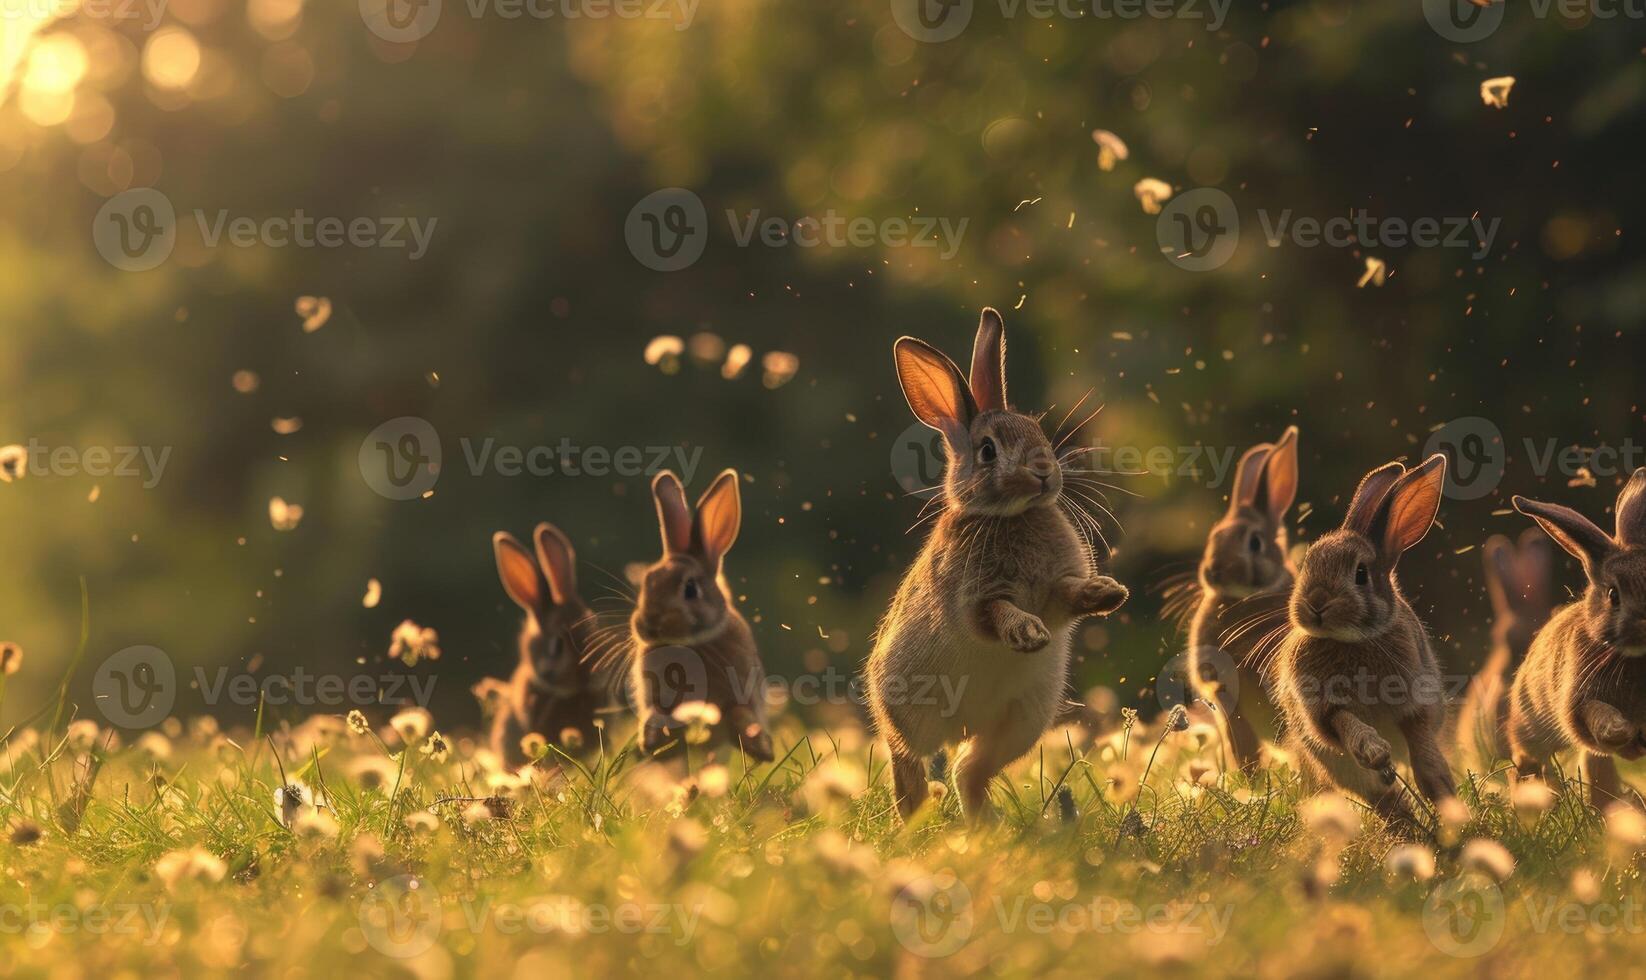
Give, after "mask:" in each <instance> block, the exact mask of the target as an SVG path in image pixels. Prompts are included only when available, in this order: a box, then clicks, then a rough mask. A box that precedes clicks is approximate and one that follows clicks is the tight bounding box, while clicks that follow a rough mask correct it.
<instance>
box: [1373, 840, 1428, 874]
mask: <svg viewBox="0 0 1646 980" xmlns="http://www.w3.org/2000/svg"><path fill="white" fill-rule="evenodd" d="M1383 866H1384V867H1385V868H1387V869H1388V871H1389V874H1391V875H1393V876H1394V877H1396V878H1399V879H1401V880H1403V881H1419V882H1421V881H1428V880H1429V879H1430V878H1433V877H1434V876H1435V852H1434V851H1431V850H1429V849H1428V848H1427V847H1424V846H1423V845H1421V844H1400V845H1397V846H1395V847H1393V848H1390V849H1389V853H1388V855H1387V856H1385V857H1384V858H1383Z"/></svg>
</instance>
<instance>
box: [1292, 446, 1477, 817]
mask: <svg viewBox="0 0 1646 980" xmlns="http://www.w3.org/2000/svg"><path fill="white" fill-rule="evenodd" d="M1445 482H1446V457H1445V456H1443V455H1440V454H1435V455H1433V456H1430V457H1429V458H1428V459H1426V460H1424V461H1423V463H1422V465H1420V466H1418V467H1416V468H1415V469H1412V470H1407V469H1406V467H1405V466H1403V465H1402V464H1400V463H1398V462H1396V463H1388V464H1386V465H1384V466H1381V467H1379V468H1378V469H1375V470H1373V471H1372V472H1370V473H1368V474H1367V475H1366V478H1365V479H1364V480H1362V481H1361V483H1360V487H1359V489H1357V490H1356V491H1355V495H1354V499H1353V501H1351V502H1350V504H1349V511H1348V514H1347V516H1345V518H1344V520H1343V526H1342V527H1341V528H1339V529H1337V530H1335V531H1332V532H1331V533H1330V534H1327V535H1325V536H1324V537H1322V538H1321V539H1320V540H1319V541H1316V542H1315V543H1314V544H1313V545H1312V546H1310V548H1309V550H1308V551H1306V552H1305V553H1304V555H1303V559H1302V561H1301V562H1300V563H1299V567H1298V575H1297V582H1296V583H1295V584H1294V585H1293V586H1292V594H1291V600H1290V604H1289V609H1288V611H1289V615H1290V619H1291V633H1290V635H1289V636H1288V637H1287V638H1286V640H1285V641H1284V642H1283V643H1282V644H1281V646H1280V648H1279V650H1278V651H1277V652H1276V656H1275V671H1274V693H1275V699H1276V701H1277V703H1278V704H1279V706H1280V709H1281V712H1282V715H1283V724H1284V725H1285V728H1286V733H1287V735H1286V739H1287V748H1288V749H1290V750H1291V751H1292V754H1293V755H1294V756H1295V757H1296V758H1297V759H1298V760H1299V762H1300V765H1301V768H1302V770H1303V773H1304V775H1305V777H1306V781H1307V782H1308V783H1310V784H1311V785H1312V786H1313V787H1315V788H1323V787H1333V786H1335V787H1337V788H1340V789H1343V790H1345V791H1348V792H1350V793H1353V794H1355V795H1357V796H1360V797H1361V798H1363V799H1364V800H1366V801H1367V802H1368V803H1369V804H1371V805H1372V807H1373V809H1375V810H1376V811H1377V812H1378V813H1379V814H1380V815H1382V816H1383V817H1384V818H1385V819H1386V820H1388V821H1389V822H1390V823H1391V824H1395V825H1397V826H1404V827H1410V826H1413V825H1415V823H1416V821H1415V818H1414V817H1413V815H1412V810H1411V806H1410V804H1411V801H1410V800H1409V798H1408V797H1407V796H1405V794H1404V793H1403V790H1402V788H1401V787H1400V786H1396V785H1395V769H1394V765H1395V763H1396V762H1399V761H1409V762H1410V764H1411V771H1412V775H1413V777H1414V778H1415V780H1416V782H1417V789H1418V791H1419V792H1420V793H1421V794H1422V795H1423V796H1424V797H1425V798H1427V799H1428V800H1429V801H1430V802H1431V803H1432V804H1434V805H1435V806H1437V807H1438V806H1440V805H1441V803H1442V802H1443V801H1445V800H1448V799H1451V798H1452V797H1455V796H1456V794H1457V788H1456V784H1455V783H1454V782H1453V779H1452V773H1451V769H1450V768H1449V767H1448V765H1447V762H1446V756H1445V753H1444V752H1443V751H1442V749H1441V736H1442V734H1443V729H1444V725H1445V723H1446V699H1445V690H1444V688H1443V687H1442V681H1441V675H1440V666H1439V664H1438V663H1437V662H1436V660H1435V655H1434V651H1433V650H1432V649H1431V647H1430V643H1429V637H1428V634H1427V632H1426V631H1425V629H1424V627H1423V623H1422V622H1421V621H1420V620H1419V619H1418V617H1417V613H1415V612H1413V611H1412V607H1411V605H1410V604H1408V603H1407V601H1406V599H1405V597H1403V596H1402V595H1401V594H1400V588H1399V585H1398V584H1397V583H1396V581H1395V565H1396V563H1397V562H1398V561H1399V560H1400V556H1401V555H1402V554H1403V553H1405V552H1406V551H1408V550H1410V549H1411V548H1413V547H1414V546H1416V545H1417V543H1418V542H1419V541H1422V540H1423V538H1424V536H1425V535H1427V534H1428V533H1429V527H1430V525H1432V524H1433V523H1434V519H1435V515H1436V513H1437V512H1438V510H1439V508H1440V498H1441V492H1442V489H1443V488H1444V486H1445ZM1401 749H1404V752H1402V751H1400V750H1401ZM1400 756H1404V757H1405V759H1404V760H1402V759H1401V758H1400Z"/></svg>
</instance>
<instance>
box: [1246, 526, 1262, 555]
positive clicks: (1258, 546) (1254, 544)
mask: <svg viewBox="0 0 1646 980" xmlns="http://www.w3.org/2000/svg"><path fill="white" fill-rule="evenodd" d="M1246 547H1247V548H1250V549H1251V552H1252V554H1254V555H1255V554H1257V553H1258V552H1260V551H1262V550H1263V535H1261V534H1258V533H1257V532H1256V531H1253V532H1252V536H1251V537H1250V538H1248V539H1247V540H1246Z"/></svg>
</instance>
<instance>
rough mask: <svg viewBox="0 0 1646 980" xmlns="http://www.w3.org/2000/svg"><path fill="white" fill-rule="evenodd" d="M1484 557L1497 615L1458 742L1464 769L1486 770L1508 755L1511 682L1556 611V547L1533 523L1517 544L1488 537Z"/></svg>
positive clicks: (1461, 717) (1461, 713)
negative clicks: (1489, 649)
mask: <svg viewBox="0 0 1646 980" xmlns="http://www.w3.org/2000/svg"><path fill="white" fill-rule="evenodd" d="M1482 561H1483V563H1484V566H1485V567H1484V571H1485V576H1486V592H1487V594H1488V595H1489V596H1490V597H1491V600H1492V614H1493V617H1494V618H1493V623H1492V650H1491V653H1489V654H1488V655H1487V657H1486V662H1485V663H1484V664H1483V665H1482V666H1481V668H1480V671H1479V672H1478V673H1476V674H1475V675H1474V677H1472V678H1470V679H1469V687H1468V690H1467V691H1465V692H1464V695H1463V704H1462V705H1461V706H1460V708H1459V709H1458V716H1457V747H1458V752H1459V756H1460V758H1461V759H1462V760H1463V762H1464V768H1465V769H1467V770H1470V771H1473V772H1477V773H1482V774H1485V773H1488V772H1490V771H1491V767H1492V766H1493V765H1494V764H1495V763H1496V762H1497V760H1499V759H1507V758H1509V757H1510V752H1509V736H1508V732H1507V731H1506V730H1505V728H1504V725H1505V723H1506V722H1507V721H1508V718H1509V687H1510V684H1511V683H1513V681H1514V674H1515V671H1516V670H1518V669H1519V667H1520V664H1521V662H1522V661H1524V660H1525V659H1526V652H1527V651H1528V650H1530V649H1531V648H1532V637H1534V636H1536V635H1537V631H1538V630H1540V629H1542V628H1543V624H1544V623H1546V622H1548V621H1549V615H1550V613H1552V612H1553V611H1554V588H1553V584H1552V582H1553V580H1552V578H1551V576H1552V573H1553V566H1554V546H1553V545H1552V544H1551V543H1550V541H1549V537H1548V535H1546V534H1544V533H1543V532H1542V531H1541V530H1539V529H1537V528H1535V527H1531V528H1527V529H1526V531H1525V533H1523V534H1521V536H1520V544H1519V546H1518V547H1516V545H1515V544H1514V543H1513V542H1511V541H1510V540H1509V539H1508V538H1506V537H1504V536H1503V535H1501V534H1495V535H1493V536H1492V537H1491V538H1490V539H1488V540H1487V542H1486V546H1485V548H1484V550H1483V552H1482Z"/></svg>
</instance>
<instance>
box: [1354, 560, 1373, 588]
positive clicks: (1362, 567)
mask: <svg viewBox="0 0 1646 980" xmlns="http://www.w3.org/2000/svg"><path fill="white" fill-rule="evenodd" d="M1369 581H1371V573H1369V572H1367V571H1366V564H1365V563H1364V562H1362V563H1361V564H1359V565H1356V566H1355V584H1356V585H1365V584H1366V583H1367V582H1369Z"/></svg>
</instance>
